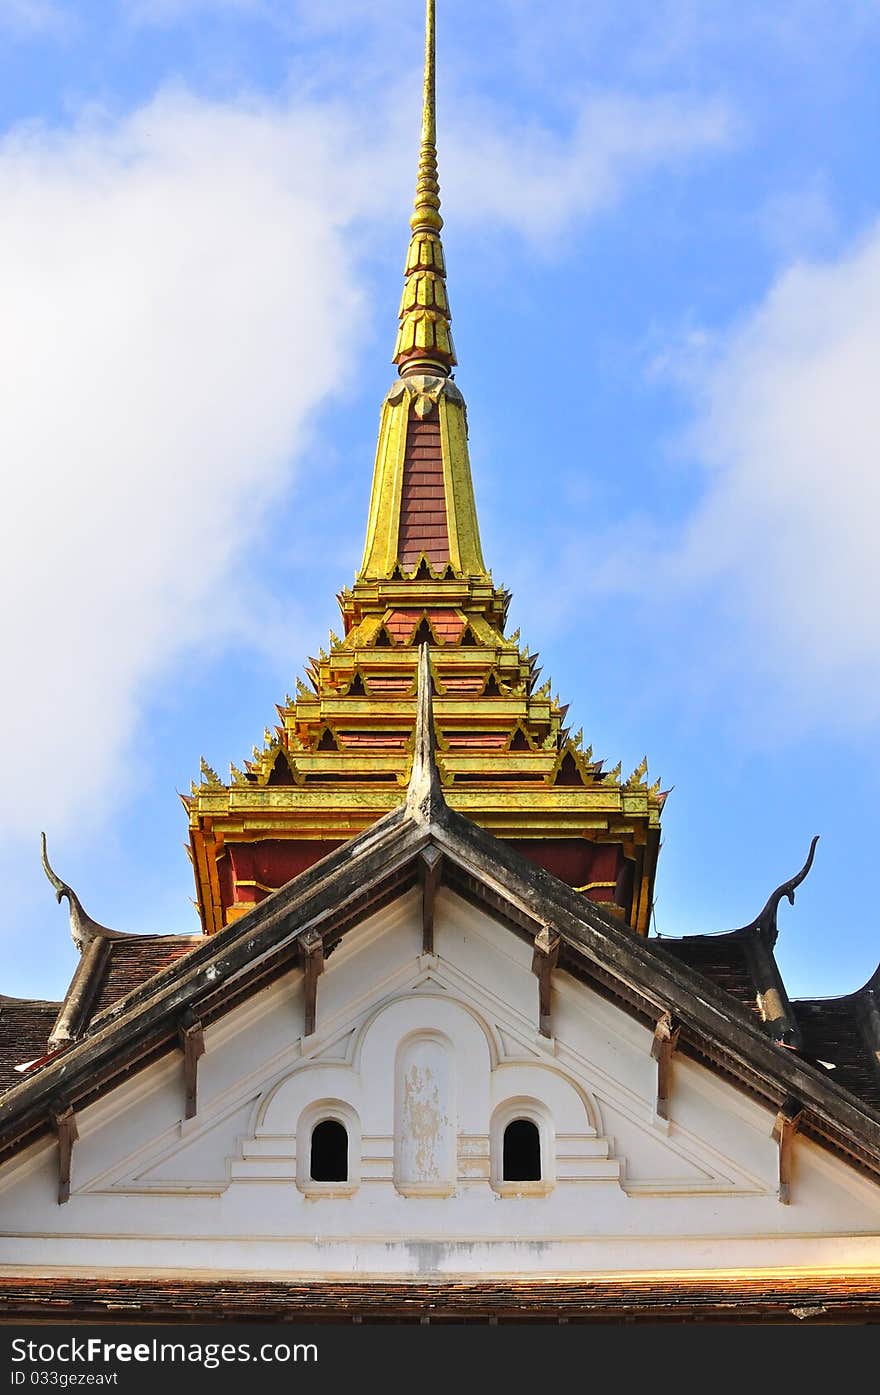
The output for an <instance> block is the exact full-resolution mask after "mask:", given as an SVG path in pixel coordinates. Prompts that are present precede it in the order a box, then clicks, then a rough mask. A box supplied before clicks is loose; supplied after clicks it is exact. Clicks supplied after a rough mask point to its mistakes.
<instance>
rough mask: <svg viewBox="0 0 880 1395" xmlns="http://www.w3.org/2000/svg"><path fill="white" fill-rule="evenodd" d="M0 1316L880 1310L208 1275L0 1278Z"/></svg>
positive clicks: (457, 1284)
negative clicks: (195, 1277) (205, 1278)
mask: <svg viewBox="0 0 880 1395" xmlns="http://www.w3.org/2000/svg"><path fill="white" fill-rule="evenodd" d="M0 1313H2V1314H4V1316H6V1317H10V1316H14V1317H19V1318H22V1317H26V1316H28V1315H29V1314H39V1315H40V1316H43V1317H46V1318H50V1319H51V1318H68V1319H69V1318H71V1317H81V1318H84V1319H87V1318H89V1317H94V1316H95V1315H100V1316H101V1317H102V1318H103V1319H104V1320H105V1321H107V1320H111V1321H112V1320H114V1319H115V1320H116V1321H119V1322H136V1321H137V1320H138V1319H139V1318H141V1319H143V1318H147V1317H153V1318H156V1317H158V1318H167V1319H169V1320H172V1321H176V1322H186V1321H188V1320H189V1321H194V1322H205V1321H207V1320H210V1319H212V1318H224V1319H227V1320H228V1319H233V1320H234V1319H239V1320H248V1319H254V1318H262V1319H267V1318H268V1319H275V1320H276V1321H279V1320H285V1319H286V1320H288V1321H291V1320H295V1321H297V1322H310V1321H311V1322H314V1321H319V1322H320V1321H321V1320H324V1321H337V1322H338V1321H345V1320H346V1318H349V1319H350V1318H352V1317H358V1318H362V1319H363V1320H365V1321H370V1320H375V1319H378V1320H380V1321H386V1322H401V1321H402V1322H406V1321H412V1322H418V1321H420V1320H421V1319H422V1318H423V1317H428V1318H429V1319H430V1320H432V1321H440V1322H442V1321H444V1320H447V1321H448V1320H456V1319H457V1320H462V1319H471V1320H472V1321H480V1320H481V1319H482V1320H485V1319H487V1318H490V1317H498V1318H500V1319H501V1320H502V1321H503V1320H508V1321H528V1320H529V1319H532V1320H543V1321H547V1320H548V1319H549V1320H551V1321H552V1320H553V1319H558V1318H560V1317H564V1318H567V1319H568V1320H569V1321H586V1322H589V1321H602V1322H607V1321H609V1320H610V1319H614V1318H617V1319H623V1320H627V1319H633V1318H642V1319H647V1320H650V1321H661V1320H663V1319H666V1320H671V1321H674V1322H680V1321H682V1319H685V1318H700V1317H703V1318H708V1319H711V1320H714V1321H716V1322H717V1321H723V1322H730V1321H737V1320H739V1321H749V1322H754V1321H755V1320H760V1319H761V1318H773V1319H775V1320H777V1321H779V1320H782V1321H785V1320H798V1321H799V1320H802V1319H804V1318H807V1319H811V1320H813V1321H816V1320H818V1321H826V1322H829V1321H830V1322H834V1321H840V1320H841V1319H846V1318H849V1319H861V1320H865V1319H872V1320H874V1321H876V1320H877V1317H878V1315H880V1276H876V1275H875V1276H870V1275H868V1276H864V1275H862V1276H857V1277H847V1276H846V1275H844V1274H837V1275H833V1276H828V1275H824V1276H821V1275H816V1276H811V1275H803V1274H799V1275H790V1274H788V1275H779V1274H758V1275H754V1276H747V1277H742V1276H731V1275H727V1274H724V1275H718V1276H715V1275H711V1274H710V1275H702V1276H699V1277H694V1278H682V1279H675V1278H673V1279H665V1280H664V1279H659V1278H656V1277H652V1276H644V1277H643V1276H640V1275H628V1276H627V1277H626V1278H624V1279H591V1280H570V1279H566V1280H557V1279H545V1278H526V1279H513V1280H511V1279H500V1280H485V1279H479V1280H471V1281H468V1280H442V1281H437V1282H432V1281H427V1282H424V1281H423V1282H406V1281H401V1280H378V1281H373V1282H371V1283H370V1282H366V1283H364V1282H362V1283H340V1282H338V1281H336V1280H333V1279H329V1280H324V1279H321V1280H314V1279H313V1280H311V1281H308V1282H289V1281H283V1280H277V1281H253V1280H248V1279H236V1278H231V1279H212V1280H211V1281H210V1282H205V1281H202V1280H188V1279H145V1278H137V1279H103V1280H102V1279H93V1278H67V1277H57V1278H26V1279H20V1278H6V1277H3V1278H0Z"/></svg>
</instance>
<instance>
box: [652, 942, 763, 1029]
mask: <svg viewBox="0 0 880 1395" xmlns="http://www.w3.org/2000/svg"><path fill="white" fill-rule="evenodd" d="M648 944H649V945H652V944H659V945H660V947H661V949H664V950H665V951H666V953H667V954H671V955H673V956H674V957H675V958H676V959H677V960H678V961H679V963H681V964H687V966H688V968H689V969H694V970H696V972H697V973H698V974H705V976H706V978H708V979H711V980H712V982H713V983H715V984H717V985H718V987H719V988H723V989H724V991H725V993H730V994H732V995H733V997H734V998H736V999H737V1001H738V1002H740V1003H742V1005H743V1007H747V1008H749V1009H750V1010H751V1011H752V1012H753V1013H754V1014H755V1016H756V1017H758V1016H760V1013H759V1012H758V990H757V986H756V984H755V980H754V978H753V977H752V971H751V968H750V967H749V961H748V957H747V955H746V948H745V943H744V941H743V940H742V939H738V938H735V937H734V936H733V935H686V936H685V937H684V938H683V939H681V940H667V939H660V940H656V941H655V940H649V941H648Z"/></svg>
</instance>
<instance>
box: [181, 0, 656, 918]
mask: <svg viewBox="0 0 880 1395" xmlns="http://www.w3.org/2000/svg"><path fill="white" fill-rule="evenodd" d="M439 210H440V195H439V184H438V181H437V159H436V146H435V95H434V4H433V0H428V4H427V42H426V63H425V97H424V107H423V118H422V139H421V148H420V158H419V174H418V182H417V191H416V200H415V210H414V212H413V215H412V218H411V225H412V239H411V241H410V247H409V253H408V256H407V263H406V281H405V287H404V294H403V300H402V303H401V312H400V331H399V333H398V340H397V346H396V349H395V355H394V362H395V363H396V364H397V366H398V372H399V375H400V376H399V378H398V380H397V381H396V382H395V384H394V386H393V387H392V388H391V390H390V391H389V393H388V395H387V396H386V398H385V401H384V403H383V405H382V414H381V421H380V427H379V440H378V448H377V454H376V462H375V467H374V473H373V489H372V497H371V502H370V513H369V519H368V524H367V536H366V544H365V549H364V557H363V562H362V564H361V569H360V572H359V573H358V575H357V577H356V579H355V582H354V585H353V587H352V588H351V589H346V590H344V591H343V592H342V594H341V595H340V596H339V604H340V608H341V611H342V620H343V627H344V632H343V635H342V636H341V637H339V636H337V635H335V634H333V633H331V635H330V640H329V647H328V649H327V650H326V651H325V650H324V649H322V650H321V652H320V654H319V656H318V657H317V658H316V659H312V660H310V662H309V665H308V667H307V669H306V678H307V682H303V681H302V680H299V681H298V682H297V685H296V693H295V695H294V697H292V698H291V697H288V698H287V699H286V700H285V702H284V703H283V704H282V705H281V706H279V708H278V714H279V723H278V725H277V726H276V727H275V728H274V729H273V730H271V731H269V730H267V731H266V733H265V738H264V742H263V744H262V746H260V747H259V748H256V747H255V749H254V754H253V759H252V760H251V761H249V762H245V768H244V770H237V769H236V768H235V767H233V768H232V775H231V780H230V783H229V784H227V783H225V782H224V781H222V780H221V779H220V778H219V777H218V776H217V775H216V774H215V772H214V771H212V770H211V769H210V768H209V767H207V766H206V765H205V764H204V763H203V766H202V779H201V783H200V784H198V785H194V786H193V792H192V798H191V799H188V800H187V801H186V802H187V807H188V809H189V815H190V835H191V848H192V857H193V864H194V868H195V873H196V885H197V889H198V904H199V909H200V912H201V915H202V919H203V924H204V927H205V929H206V930H208V931H209V932H210V931H214V930H217V929H219V928H220V926H221V925H223V924H225V923H227V921H229V920H231V919H234V918H235V917H237V916H238V915H241V914H243V913H244V912H245V911H247V910H248V909H249V907H250V906H251V905H253V904H254V902H255V901H258V900H260V899H261V898H262V896H264V895H265V894H266V893H267V892H268V891H270V890H273V889H274V888H275V887H277V886H279V885H281V884H282V883H283V882H284V881H286V880H287V879H288V878H289V877H290V876H292V875H294V874H295V873H296V872H297V871H299V870H301V869H302V868H303V867H305V866H308V865H309V864H310V863H311V862H314V861H316V860H317V859H318V858H319V857H321V856H323V854H324V853H325V852H326V851H328V850H329V849H330V848H331V847H334V846H336V845H337V844H338V843H339V842H340V841H341V840H344V839H346V838H349V837H351V836H352V835H353V834H355V833H357V832H359V831H360V830H361V829H363V828H365V827H367V826H368V825H369V824H370V823H372V822H373V821H374V820H375V819H376V818H378V817H380V816H381V815H382V814H384V813H385V812H387V810H388V809H390V808H392V807H393V806H394V805H395V804H397V803H399V801H400V800H401V799H402V798H403V795H404V791H405V788H406V785H407V781H408V778H409V771H410V765H411V761H412V743H413V729H414V722H415V714H416V670H417V664H418V654H419V645H420V644H421V643H423V642H425V641H427V643H428V644H429V645H430V660H431V674H432V680H433V685H434V690H435V697H434V717H435V724H436V728H437V732H436V736H437V763H438V767H439V771H440V775H441V778H442V781H443V785H444V794H445V796H446V799H447V801H448V803H449V804H450V805H451V806H452V807H453V808H455V809H458V810H460V811H461V812H462V813H464V814H466V815H467V816H468V817H470V818H472V819H474V820H475V821H476V822H477V823H479V824H482V825H483V826H484V827H486V828H488V829H489V830H490V831H492V832H493V833H495V834H497V835H498V836H500V837H503V838H507V839H510V840H513V841H515V842H516V843H517V844H518V845H519V846H520V847H521V848H522V849H523V850H524V851H525V852H527V854H528V855H529V856H531V857H533V858H534V860H535V861H538V862H541V863H543V865H545V866H548V867H549V868H550V870H552V871H555V872H556V873H557V874H558V875H560V876H563V877H564V878H565V879H566V880H568V881H569V882H570V883H571V884H572V885H575V886H577V887H578V889H579V890H582V891H583V892H584V893H585V894H586V895H588V896H590V897H591V898H593V899H596V900H601V901H603V902H605V903H607V904H608V905H609V906H611V907H612V908H615V907H616V908H617V910H618V912H619V914H620V915H621V916H622V917H623V918H625V919H626V920H627V921H628V923H629V924H630V925H631V926H632V927H633V929H635V930H637V931H638V932H639V933H641V934H646V933H647V930H648V921H649V916H650V908H651V896H652V888H653V879H654V870H655V863H656V856H657V849H658V846H659V816H660V810H661V808H662V803H663V795H662V794H661V792H660V789H659V784H657V783H654V784H649V783H648V778H647V762H642V764H641V765H640V766H639V767H637V769H636V770H635V771H634V772H633V774H632V775H631V776H630V777H629V779H627V780H621V770H620V766H619V765H618V766H617V767H615V768H614V769H612V770H610V771H606V770H604V768H603V762H602V761H600V760H595V759H594V758H593V755H592V750H591V749H590V748H589V747H587V748H585V747H584V744H583V740H582V734H581V733H580V732H578V733H577V734H576V735H574V736H573V735H571V733H570V732H569V729H568V728H567V726H566V725H565V717H566V711H567V708H566V707H565V706H563V705H562V704H560V702H559V699H558V698H557V697H555V696H553V695H552V692H551V685H550V683H549V682H545V683H543V684H542V685H541V684H539V674H540V670H539V668H538V666H537V655H532V654H530V653H529V651H528V649H527V648H524V647H523V646H522V645H521V644H520V639H519V632H518V631H517V632H516V633H514V634H511V635H507V634H505V626H506V619H507V610H508V605H509V602H510V596H509V594H508V592H507V591H505V590H504V589H503V588H500V587H497V586H496V585H495V583H494V582H493V580H492V577H491V574H490V573H489V572H488V571H487V569H486V566H485V563H484V562H483V556H482V550H481V546H480V536H479V528H478V524H477V514H476V506H475V503H474V493H473V482H472V477H471V467H470V459H469V454H468V440H467V416H466V409H465V403H464V399H463V397H462V395H461V393H460V391H459V389H458V388H457V386H456V385H455V383H454V382H453V381H452V379H451V377H450V372H451V368H452V366H453V365H454V363H455V357H454V353H453V349H452V339H451V334H450V330H449V310H448V302H447V297H446V287H445V267H444V260H443V248H442V245H441V241H440V229H441V227H442V223H443V220H442V218H441V216H440V211H439Z"/></svg>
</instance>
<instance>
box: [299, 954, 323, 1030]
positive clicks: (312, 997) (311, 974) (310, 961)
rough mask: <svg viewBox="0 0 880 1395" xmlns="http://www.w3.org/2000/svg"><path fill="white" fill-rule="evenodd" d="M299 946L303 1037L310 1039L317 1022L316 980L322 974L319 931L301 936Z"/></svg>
mask: <svg viewBox="0 0 880 1395" xmlns="http://www.w3.org/2000/svg"><path fill="white" fill-rule="evenodd" d="M300 945H301V947H302V958H303V982H304V988H305V1014H304V1021H303V1036H305V1037H310V1036H311V1035H312V1033H313V1032H314V1030H315V1027H316V1025H317V1020H318V979H319V978H320V977H321V974H322V973H323V972H324V939H323V936H322V935H321V933H320V931H318V930H310V931H308V933H307V934H305V935H303V937H302V939H301V941H300Z"/></svg>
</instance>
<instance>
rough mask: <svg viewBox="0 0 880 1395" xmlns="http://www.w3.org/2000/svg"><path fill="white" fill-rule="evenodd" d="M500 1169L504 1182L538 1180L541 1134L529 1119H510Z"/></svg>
mask: <svg viewBox="0 0 880 1395" xmlns="http://www.w3.org/2000/svg"><path fill="white" fill-rule="evenodd" d="M501 1169H502V1170H501V1177H502V1180H503V1181H505V1182H540V1180H541V1135H540V1133H539V1132H538V1126H537V1124H535V1123H533V1122H532V1120H531V1119H512V1120H511V1122H510V1123H509V1124H508V1125H507V1128H506V1129H505V1130H504V1145H503V1148H502V1156H501Z"/></svg>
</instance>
